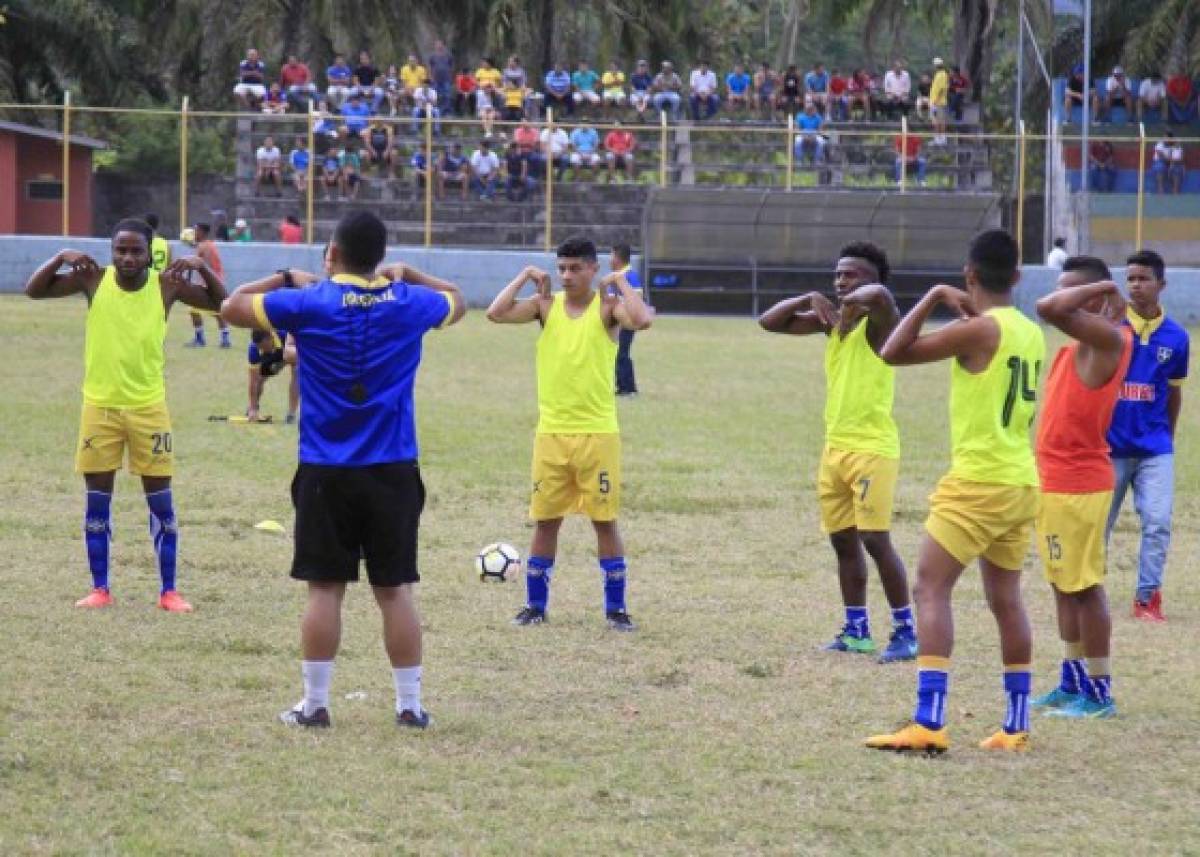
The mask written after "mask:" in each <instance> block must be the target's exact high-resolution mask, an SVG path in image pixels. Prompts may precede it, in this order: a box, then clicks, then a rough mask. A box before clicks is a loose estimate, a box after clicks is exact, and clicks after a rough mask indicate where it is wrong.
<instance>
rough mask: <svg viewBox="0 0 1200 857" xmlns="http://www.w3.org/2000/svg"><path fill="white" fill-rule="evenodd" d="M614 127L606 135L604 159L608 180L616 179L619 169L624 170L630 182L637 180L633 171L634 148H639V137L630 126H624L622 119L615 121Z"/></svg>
mask: <svg viewBox="0 0 1200 857" xmlns="http://www.w3.org/2000/svg"><path fill="white" fill-rule="evenodd" d="M613 126H614V127H613V129H612V130H611V131H609V132H608V133H607V134H605V135H604V161H605V163H606V164H607V165H608V182H609V184H612V183H613V181H615V180H616V175H617V170H624V171H625V177H626V178H627V179H629V181H630V182H635V181H637V176H636V175H635V174H634V171H633V150H634V149H636V148H637V139H636V138H635V137H634V136H633V132H632V131H630V130H629V129H628V128H622V127H621V122H620V120H617V121H615V122H614V123H613Z"/></svg>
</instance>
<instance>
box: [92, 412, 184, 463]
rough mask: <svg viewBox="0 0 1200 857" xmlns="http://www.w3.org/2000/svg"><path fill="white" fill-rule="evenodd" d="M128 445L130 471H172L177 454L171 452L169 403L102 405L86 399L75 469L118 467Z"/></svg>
mask: <svg viewBox="0 0 1200 857" xmlns="http://www.w3.org/2000/svg"><path fill="white" fill-rule="evenodd" d="M127 446H128V447H129V472H130V473H133V474H135V475H137V476H170V475H172V473H173V471H174V465H175V458H174V456H173V455H172V452H171V415H170V414H169V413H167V403H166V402H159V403H158V404H155V405H147V406H146V407H144V408H101V407H98V406H97V405H92V404H89V403H88V402H84V403H83V414H82V415H81V416H80V418H79V446H78V447H77V451H76V453H75V471H76V472H77V473H107V472H108V471H110V470H119V469H120V468H121V462H122V461H123V460H124V458H125V448H126V447H127Z"/></svg>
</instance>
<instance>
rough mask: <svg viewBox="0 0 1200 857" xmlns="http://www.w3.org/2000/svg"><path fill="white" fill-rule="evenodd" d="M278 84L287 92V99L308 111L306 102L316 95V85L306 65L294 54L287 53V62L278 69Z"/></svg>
mask: <svg viewBox="0 0 1200 857" xmlns="http://www.w3.org/2000/svg"><path fill="white" fill-rule="evenodd" d="M279 85H280V86H281V87H282V88H283V91H284V92H285V93H287V97H288V101H289V102H291V103H292V104H295V105H296V106H297V107H300V108H302V109H303V111H304V112H305V113H307V112H308V102H309V101H310V100H311V99H313V98H316V97H317V85H316V84H315V83H313V82H312V73H311V72H310V71H309V70H308V66H307V65H305V64H304V63H302V62H300V60H299V59H298V58H297V57H296V55H295V54H289V55H288V58H287V62H285V63H284V64H283V67H282V68H281V69H279Z"/></svg>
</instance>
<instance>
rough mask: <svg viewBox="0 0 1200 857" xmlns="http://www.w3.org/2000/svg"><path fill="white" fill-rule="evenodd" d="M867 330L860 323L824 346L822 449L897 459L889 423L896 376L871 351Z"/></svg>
mask: <svg viewBox="0 0 1200 857" xmlns="http://www.w3.org/2000/svg"><path fill="white" fill-rule="evenodd" d="M867 325H868V319H867V318H865V317H864V318H862V319H860V320H859V322H858V323H857V324H856V325H855V326H854V327H853V328H852V329H851V330H850V332H849V333H847V334H846V335H845V336H843V335H842V334H841V332H839V331H838V329H837V328H834V330H833V331H832V332H831V333H830V334H829V341H828V342H827V343H826V345H825V445H826V446H829V447H831V448H833V449H841V450H844V451H846V452H866V453H870V454H872V455H879V456H882V457H883V458H899V457H900V436H899V432H897V430H896V422H895V420H893V419H892V397H893V394H894V392H895V388H896V370H895V369H893V368H892V367H891V366H889V365H888V364H886V363H884V362H883V360H882V359H881V358H880V356H879V355H878V354H876V353H875V349H873V348H872V347H871V343H870V341H869V340H868V339H867Z"/></svg>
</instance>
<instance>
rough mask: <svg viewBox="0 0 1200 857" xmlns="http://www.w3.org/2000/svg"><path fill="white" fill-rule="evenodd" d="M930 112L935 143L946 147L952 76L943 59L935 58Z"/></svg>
mask: <svg viewBox="0 0 1200 857" xmlns="http://www.w3.org/2000/svg"><path fill="white" fill-rule="evenodd" d="M929 110H930V114H931V115H932V117H933V134H934V137H933V142H934V145H936V146H944V145H946V124H947V121H948V119H949V113H950V75H949V74H948V73H947V72H946V64H945V63H944V62H943V61H942V58H941V57H934V58H933V83H932V84H931V85H930V87H929Z"/></svg>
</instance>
